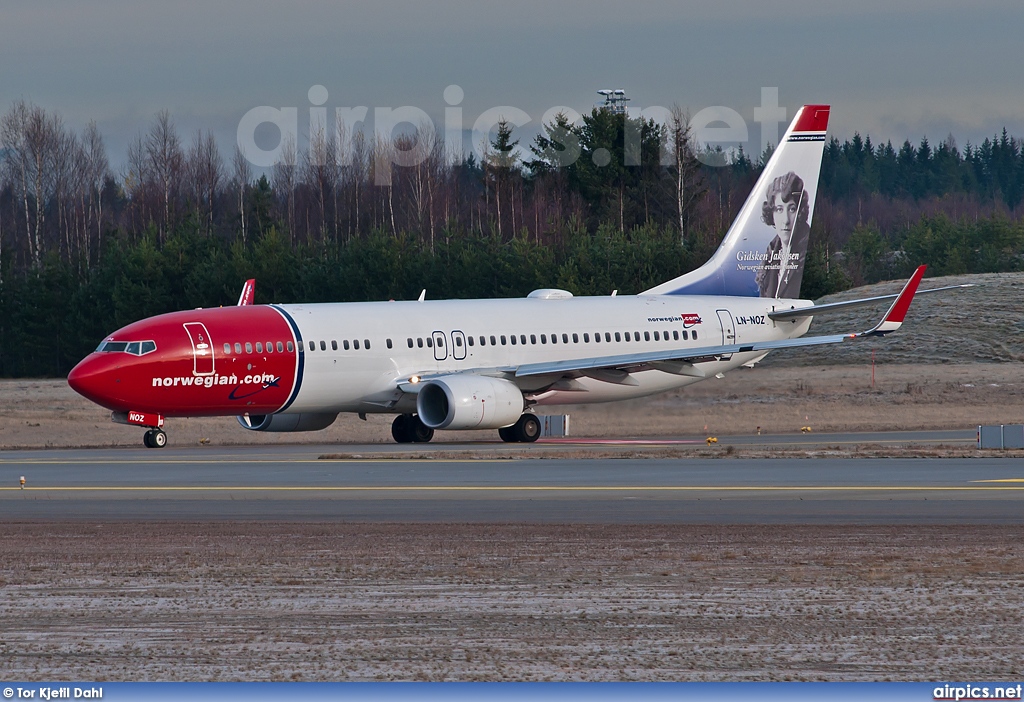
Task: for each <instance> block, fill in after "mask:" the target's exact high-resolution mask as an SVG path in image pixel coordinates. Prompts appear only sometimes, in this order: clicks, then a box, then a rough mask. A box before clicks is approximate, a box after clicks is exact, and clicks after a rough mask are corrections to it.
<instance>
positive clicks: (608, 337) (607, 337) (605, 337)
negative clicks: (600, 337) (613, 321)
mask: <svg viewBox="0 0 1024 702" xmlns="http://www.w3.org/2000/svg"><path fill="white" fill-rule="evenodd" d="M604 340H605V341H607V342H608V343H611V341H612V335H611V333H610V332H605V333H604Z"/></svg>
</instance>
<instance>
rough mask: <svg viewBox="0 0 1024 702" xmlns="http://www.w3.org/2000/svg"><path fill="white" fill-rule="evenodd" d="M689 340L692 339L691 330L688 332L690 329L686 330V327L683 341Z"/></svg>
mask: <svg viewBox="0 0 1024 702" xmlns="http://www.w3.org/2000/svg"><path fill="white" fill-rule="evenodd" d="M689 340H690V332H688V331H686V330H685V329H684V330H683V341H689Z"/></svg>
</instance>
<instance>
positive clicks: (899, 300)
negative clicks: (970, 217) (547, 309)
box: [509, 266, 926, 384]
mask: <svg viewBox="0 0 1024 702" xmlns="http://www.w3.org/2000/svg"><path fill="white" fill-rule="evenodd" d="M925 268H926V267H925V266H920V267H919V268H918V269H917V270H916V271H915V272H914V275H913V276H911V278H910V280H908V281H907V283H906V285H904V286H903V290H902V291H901V292H900V293H899V294H898V295H896V299H895V301H894V302H893V303H892V305H891V306H890V307H889V310H888V311H887V312H886V313H885V316H883V317H882V319H881V321H880V322H879V323H878V324H876V325H875V326H873V327H872V328H871V329H868V330H867V331H862V332H853V333H849V334H834V335H831V336H810V337H801V338H798V339H780V340H776V341H755V342H751V343H748V344H726V345H721V346H703V347H699V348H689V349H666V350H664V351H646V352H641V353H628V354H619V355H615V356H595V357H593V358H583V359H573V360H566V361H550V362H546V363H528V364H524V365H522V366H519V367H518V368H515V369H514V372H515V375H516V377H530V376H538V375H556V374H565V373H578V374H580V375H590V374H591V373H592V372H594V371H597V372H599V373H600V372H603V376H604V377H602V375H597V374H595V375H594V376H593V377H595V378H597V379H599V380H608V381H609V382H623V383H625V384H631V383H629V382H628V373H629V372H630V371H635V370H644V369H646V368H653V369H658V370H664V371H667V372H670V373H676V374H678V375H690V376H695V377H704V373H703V372H702V371H700V369H698V368H696V367H695V366H693V364H694V363H699V362H701V361H710V360H714V359H715V358H718V357H721V356H727V355H730V354H734V353H748V352H751V351H773V350H776V349H787V348H796V347H801V346H818V345H821V344H838V343H841V342H843V341H849V340H852V339H859V338H863V337H868V336H884V335H885V334H889V333H892V332H894V331H896V330H897V329H899V328H900V326H901V325H902V324H903V320H904V318H905V317H906V314H907V310H908V309H909V308H910V303H911V301H912V300H913V299H914V294H915V293H916V292H917V287H918V285H920V283H921V278H922V277H923V276H924V271H925ZM801 311H802V310H801ZM509 370H511V369H509Z"/></svg>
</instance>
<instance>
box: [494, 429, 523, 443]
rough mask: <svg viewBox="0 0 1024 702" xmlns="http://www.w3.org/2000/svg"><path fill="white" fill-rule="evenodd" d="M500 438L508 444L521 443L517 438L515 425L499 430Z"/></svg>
mask: <svg viewBox="0 0 1024 702" xmlns="http://www.w3.org/2000/svg"><path fill="white" fill-rule="evenodd" d="M498 436H500V437H501V440H502V441H504V442H505V443H508V444H514V443H516V442H517V441H519V439H517V438H516V427H515V425H512V426H510V427H502V428H501V429H499V430H498Z"/></svg>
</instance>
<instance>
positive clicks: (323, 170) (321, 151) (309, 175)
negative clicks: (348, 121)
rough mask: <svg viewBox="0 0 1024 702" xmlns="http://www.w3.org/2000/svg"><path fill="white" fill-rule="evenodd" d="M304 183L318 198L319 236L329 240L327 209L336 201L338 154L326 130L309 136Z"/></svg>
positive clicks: (304, 156) (302, 178)
mask: <svg viewBox="0 0 1024 702" xmlns="http://www.w3.org/2000/svg"><path fill="white" fill-rule="evenodd" d="M301 181H302V183H303V184H304V185H305V186H306V187H307V188H309V190H310V192H312V193H313V194H314V196H315V197H316V206H317V219H318V220H319V227H318V229H319V234H320V237H321V238H322V239H326V238H327V230H328V227H327V222H328V217H327V207H328V205H329V204H331V203H332V202H333V201H334V190H335V188H336V187H337V183H338V162H337V153H336V151H335V148H334V147H333V145H332V143H331V140H330V139H329V138H328V136H327V132H326V130H325V129H323V128H320V129H317V130H315V131H314V132H313V133H312V134H310V135H309V149H307V150H306V153H305V154H304V155H303V158H302V177H301Z"/></svg>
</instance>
